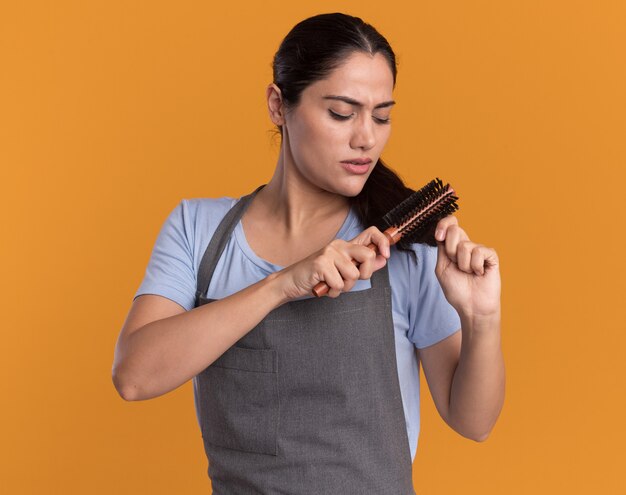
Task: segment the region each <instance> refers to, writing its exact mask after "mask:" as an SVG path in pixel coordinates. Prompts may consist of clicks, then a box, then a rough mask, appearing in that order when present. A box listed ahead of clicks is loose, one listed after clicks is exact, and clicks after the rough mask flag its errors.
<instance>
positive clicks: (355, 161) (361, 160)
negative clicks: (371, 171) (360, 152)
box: [341, 158, 372, 165]
mask: <svg viewBox="0 0 626 495" xmlns="http://www.w3.org/2000/svg"><path fill="white" fill-rule="evenodd" d="M341 163H351V164H353V165H368V164H370V163H372V160H371V159H370V158H354V159H352V160H342V162H341Z"/></svg>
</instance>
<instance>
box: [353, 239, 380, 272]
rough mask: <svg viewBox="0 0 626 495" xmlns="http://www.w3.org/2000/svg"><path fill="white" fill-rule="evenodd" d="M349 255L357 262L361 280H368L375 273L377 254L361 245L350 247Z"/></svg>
mask: <svg viewBox="0 0 626 495" xmlns="http://www.w3.org/2000/svg"><path fill="white" fill-rule="evenodd" d="M348 255H349V256H350V258H351V259H354V260H356V262H357V264H358V269H359V272H360V277H359V278H361V279H364V280H365V279H368V278H370V277H371V276H372V273H373V272H374V264H375V262H376V252H375V251H373V250H372V249H370V248H368V247H366V246H362V245H359V244H352V245H348Z"/></svg>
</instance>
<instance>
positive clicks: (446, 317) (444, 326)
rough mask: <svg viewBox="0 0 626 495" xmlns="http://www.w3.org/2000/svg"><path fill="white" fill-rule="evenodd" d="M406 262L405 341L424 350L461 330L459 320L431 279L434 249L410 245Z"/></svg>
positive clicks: (434, 279) (435, 282)
mask: <svg viewBox="0 0 626 495" xmlns="http://www.w3.org/2000/svg"><path fill="white" fill-rule="evenodd" d="M413 250H414V252H415V254H416V259H414V258H413V257H410V258H411V259H412V260H413V261H410V262H409V288H410V290H409V330H408V337H409V340H410V341H411V342H413V344H414V345H415V347H417V348H423V347H428V346H430V345H433V344H436V343H437V342H439V341H441V340H443V339H445V338H446V337H449V336H450V335H452V334H453V333H455V332H456V331H457V330H459V329H460V328H461V319H460V318H459V315H458V313H457V312H456V310H455V309H454V307H452V305H451V304H450V303H449V302H448V300H447V299H446V297H445V295H444V293H443V289H442V288H441V285H440V284H439V280H438V279H437V276H436V275H435V266H436V265H437V247H436V246H429V245H427V244H414V245H413Z"/></svg>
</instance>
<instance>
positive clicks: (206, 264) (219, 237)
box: [196, 184, 265, 306]
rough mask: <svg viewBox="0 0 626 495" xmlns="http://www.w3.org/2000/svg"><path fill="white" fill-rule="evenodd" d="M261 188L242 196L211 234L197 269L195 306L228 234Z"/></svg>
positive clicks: (210, 275)
mask: <svg viewBox="0 0 626 495" xmlns="http://www.w3.org/2000/svg"><path fill="white" fill-rule="evenodd" d="M263 187H265V184H263V185H261V186H259V187H257V188H256V189H255V190H254V192H252V193H250V194H248V195H247V196H243V197H242V198H241V199H240V200H239V201H237V203H236V204H235V206H233V207H232V208H231V209H230V210H229V211H228V213H226V216H225V217H224V218H223V219H222V221H221V222H220V224H219V225H218V227H217V229H216V231H215V234H213V237H212V238H211V242H209V245H208V247H207V248H206V250H205V251H204V255H203V256H202V261H200V267H199V268H198V283H197V286H196V306H198V305H199V304H200V296H201V295H202V294H206V292H207V290H208V289H209V283H210V282H211V277H212V276H213V272H214V271H215V267H216V266H217V262H218V261H219V259H220V256H221V255H222V252H223V251H224V248H225V247H226V244H227V243H228V239H229V238H230V234H231V233H232V231H233V230H234V229H235V226H236V225H237V222H239V219H240V218H241V217H242V216H243V214H244V212H245V211H246V209H247V208H248V205H249V204H250V202H251V201H252V198H254V196H256V193H258V192H259V191H260V190H261V189H262V188H263Z"/></svg>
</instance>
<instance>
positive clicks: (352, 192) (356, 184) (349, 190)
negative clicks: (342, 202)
mask: <svg viewBox="0 0 626 495" xmlns="http://www.w3.org/2000/svg"><path fill="white" fill-rule="evenodd" d="M366 181H367V179H366V178H359V179H358V180H354V178H353V179H352V180H351V181H349V182H347V183H345V184H341V185H340V187H338V188H337V189H338V190H337V193H338V194H341V195H342V196H346V197H347V198H354V197H355V196H358V195H359V194H360V192H361V191H362V190H363V187H365V182H366Z"/></svg>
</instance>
